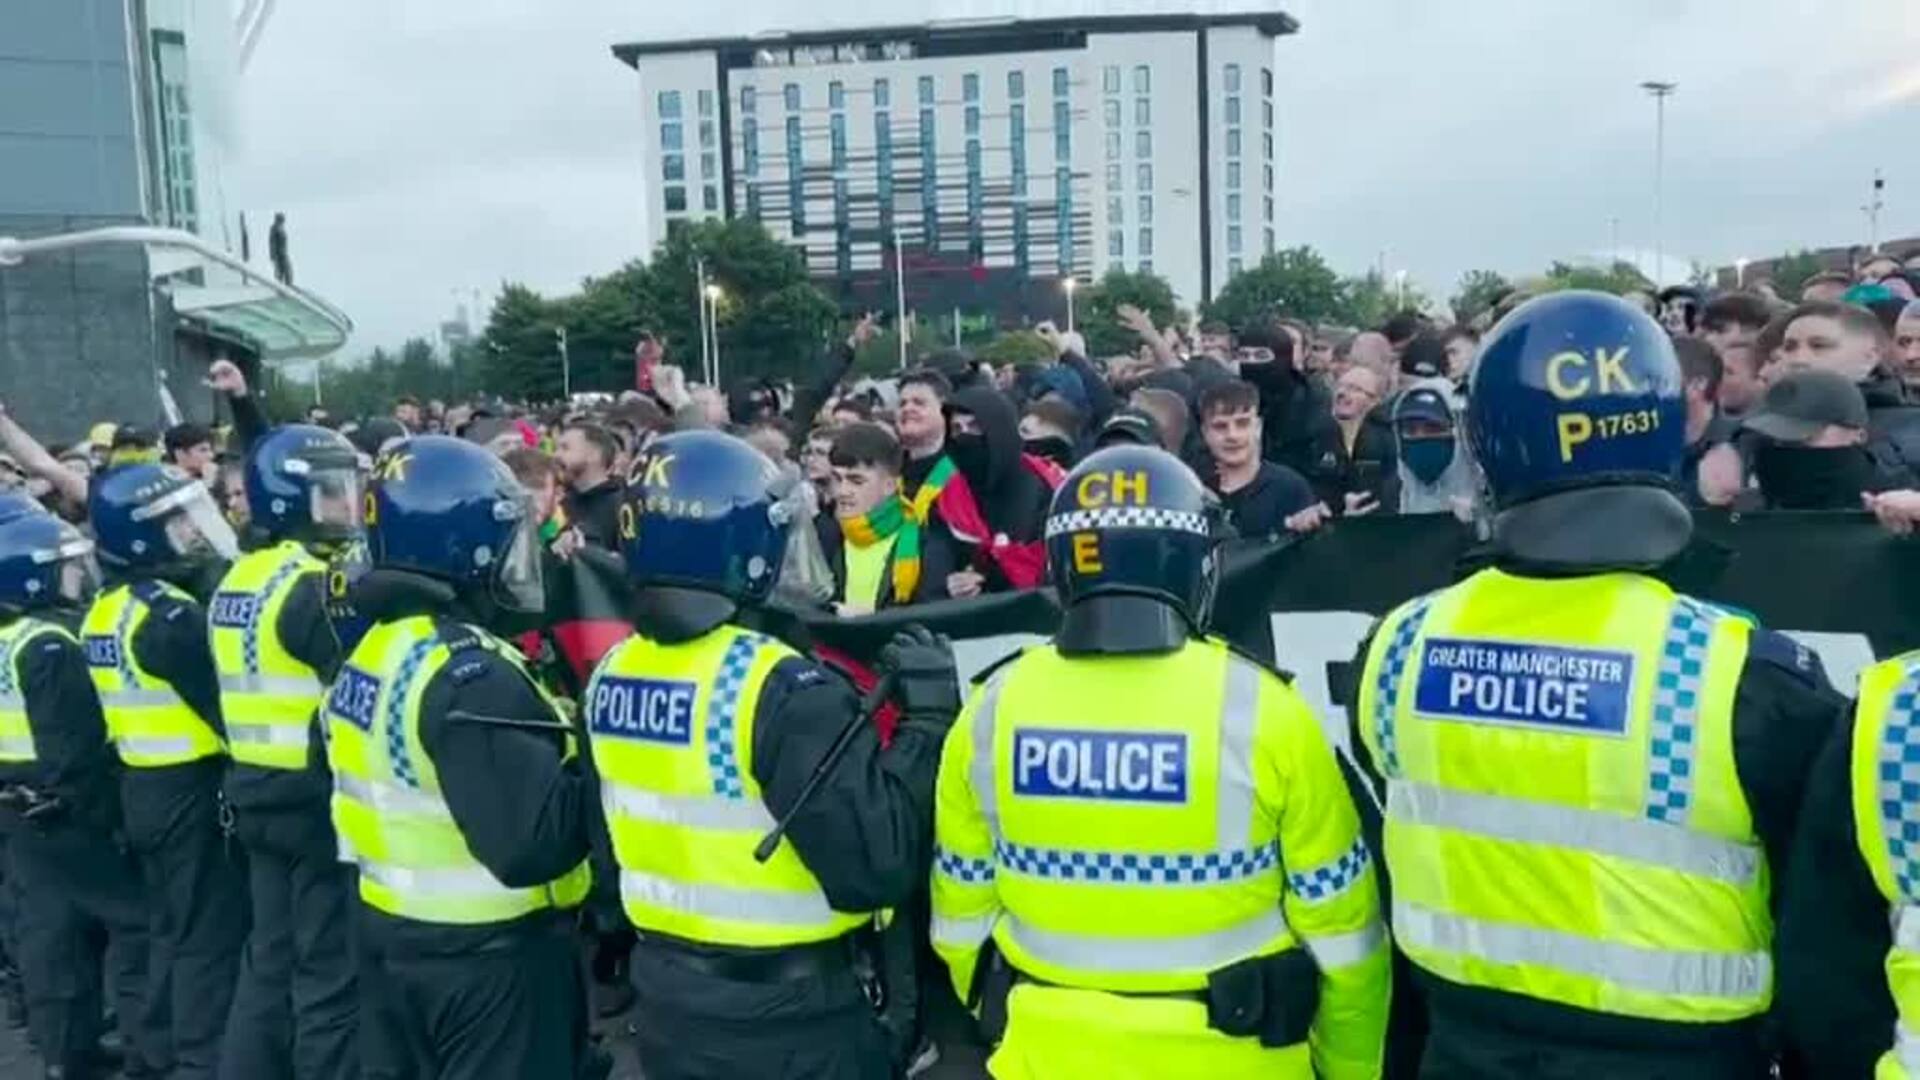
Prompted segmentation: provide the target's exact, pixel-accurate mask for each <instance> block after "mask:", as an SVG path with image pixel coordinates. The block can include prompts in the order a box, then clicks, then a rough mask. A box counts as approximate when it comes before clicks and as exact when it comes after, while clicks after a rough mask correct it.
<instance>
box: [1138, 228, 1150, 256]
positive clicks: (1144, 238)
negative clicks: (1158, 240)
mask: <svg viewBox="0 0 1920 1080" xmlns="http://www.w3.org/2000/svg"><path fill="white" fill-rule="evenodd" d="M1139 250H1140V254H1141V255H1143V256H1151V255H1152V254H1153V230H1152V229H1147V228H1142V229H1141V230H1140V248H1139Z"/></svg>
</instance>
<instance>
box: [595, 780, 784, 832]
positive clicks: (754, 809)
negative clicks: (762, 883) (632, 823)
mask: <svg viewBox="0 0 1920 1080" xmlns="http://www.w3.org/2000/svg"><path fill="white" fill-rule="evenodd" d="M600 783H601V786H602V789H603V791H604V793H605V794H604V802H605V803H606V807H607V816H608V817H609V818H611V817H613V816H615V815H619V816H622V817H630V818H639V819H640V820H641V821H650V822H654V823H656V824H660V825H679V826H683V827H685V828H689V829H714V830H720V831H726V832H751V833H754V834H756V835H757V834H760V833H764V832H766V831H767V830H769V829H771V828H773V815H772V814H769V813H767V807H766V804H764V803H762V802H761V801H760V800H759V799H757V798H745V799H727V798H721V797H720V796H717V795H662V794H660V793H659V792H657V791H646V790H644V789H641V788H637V787H633V786H631V785H627V784H615V783H611V782H609V781H606V780H602V781H601V782H600Z"/></svg>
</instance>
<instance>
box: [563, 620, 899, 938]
mask: <svg viewBox="0 0 1920 1080" xmlns="http://www.w3.org/2000/svg"><path fill="white" fill-rule="evenodd" d="M795 655H797V654H796V653H795V652H794V651H793V650H792V649H789V648H788V647H786V646H785V645H783V644H781V643H780V642H778V641H776V640H774V639H773V638H770V637H767V636H766V635H763V634H757V633H752V632H750V631H747V630H741V629H739V628H737V627H732V626H722V627H720V628H718V629H715V630H713V631H711V632H709V633H707V634H704V635H702V636H700V637H698V638H695V639H693V640H691V641H684V642H678V643H675V644H672V645H666V644H661V643H660V642H657V641H653V640H650V639H648V638H645V637H640V636H637V635H636V636H634V637H630V638H628V639H627V640H625V641H623V642H621V643H620V644H619V645H617V646H615V647H614V649H613V651H612V652H610V653H608V654H607V655H606V657H605V658H604V659H602V660H601V662H600V666H599V667H598V668H597V669H596V670H595V671H594V673H593V677H592V678H591V679H590V680H589V681H588V683H587V691H586V721H587V731H588V741H589V746H590V752H591V753H592V755H593V762H594V766H595V769H596V770H597V771H598V772H599V774H600V792H601V801H602V803H603V804H604V806H605V809H606V817H607V831H608V832H609V833H610V834H611V836H612V839H613V854H614V858H615V860H617V861H618V862H619V864H620V897H621V901H622V903H623V905H624V906H625V908H626V911H627V918H629V919H630V920H632V922H633V925H634V926H635V927H637V928H638V929H639V930H640V931H641V932H642V933H646V932H649V931H651V932H655V933H661V934H670V935H673V936H674V937H678V938H683V939H685V940H688V941H696V942H702V943H706V944H713V945H733V946H742V947H760V948H774V947H779V946H784V945H799V944H805V943H808V942H815V941H826V940H830V939H832V938H836V937H839V936H841V935H843V934H846V933H847V932H849V931H851V930H853V929H854V928H856V927H858V926H860V925H862V924H863V923H866V922H869V921H870V920H871V919H872V918H873V914H872V913H870V912H847V911H836V910H834V909H833V908H832V907H831V906H830V905H829V904H828V903H827V897H826V893H825V892H823V891H822V890H821V888H820V882H819V881H818V879H816V878H815V877H814V876H813V873H812V871H810V870H808V869H807V866H806V863H804V862H802V861H801V859H800V855H799V853H798V852H797V851H795V850H794V847H793V845H792V844H791V843H790V842H787V841H784V840H783V841H782V842H781V844H780V846H779V848H778V849H776V850H775V852H774V854H773V857H772V858H771V859H769V860H767V862H765V863H758V862H755V861H754V858H753V849H754V847H755V846H756V845H758V844H759V842H760V838H761V837H762V836H764V835H765V834H766V832H767V831H768V830H769V829H771V828H773V816H772V815H771V814H769V813H768V812H767V807H766V804H765V803H764V802H763V801H761V796H760V784H759V782H758V781H756V780H755V779H754V778H753V731H754V713H755V710H756V709H757V708H758V705H759V701H760V689H761V687H762V686H763V685H764V684H765V683H766V680H767V675H768V674H769V673H770V672H771V671H772V670H773V668H774V665H776V664H778V663H779V662H780V661H781V660H784V659H786V658H787V657H790V656H795ZM847 842H848V843H853V844H857V843H859V842H860V838H859V837H852V836H850V837H847Z"/></svg>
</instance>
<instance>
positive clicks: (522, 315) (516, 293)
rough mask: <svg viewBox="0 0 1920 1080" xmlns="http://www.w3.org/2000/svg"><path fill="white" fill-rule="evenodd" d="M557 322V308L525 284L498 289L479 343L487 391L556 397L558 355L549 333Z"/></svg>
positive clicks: (541, 398) (547, 398) (537, 398)
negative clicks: (484, 352)
mask: <svg viewBox="0 0 1920 1080" xmlns="http://www.w3.org/2000/svg"><path fill="white" fill-rule="evenodd" d="M560 321H561V305H559V304H556V303H554V302H553V301H550V300H548V299H546V298H545V297H543V296H541V295H540V294H539V293H537V292H534V291H533V290H532V289H529V288H527V287H526V286H525V285H520V284H517V283H509V284H507V285H505V286H503V287H502V288H501V290H500V298H499V299H498V300H495V301H494V304H493V313H492V315H491V316H490V317H489V318H488V319H487V332H486V335H485V336H484V337H483V338H482V340H481V347H482V348H483V349H485V350H486V352H487V355H486V357H485V359H484V360H483V361H482V363H483V370H484V373H485V376H486V384H487V389H488V390H490V391H492V392H493V393H496V394H500V395H502V396H505V397H508V398H516V399H526V400H532V401H551V400H553V399H555V398H558V397H559V396H560V388H561V386H560V384H561V374H560V352H559V342H558V340H557V339H556V338H555V336H554V330H555V329H556V328H557V327H558V326H559V325H560Z"/></svg>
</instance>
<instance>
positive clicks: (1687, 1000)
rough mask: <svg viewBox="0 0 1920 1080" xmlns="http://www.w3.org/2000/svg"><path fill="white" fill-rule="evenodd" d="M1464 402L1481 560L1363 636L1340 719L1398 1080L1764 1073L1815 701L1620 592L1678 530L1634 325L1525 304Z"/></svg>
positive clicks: (1710, 635) (1677, 508) (1668, 454)
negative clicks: (1405, 1002) (1784, 891)
mask: <svg viewBox="0 0 1920 1080" xmlns="http://www.w3.org/2000/svg"><path fill="white" fill-rule="evenodd" d="M1467 411H1468V415H1467V423H1468V427H1469V435H1470V438H1471V440H1472V444H1473V448H1474V451H1475V456H1476V458H1477V459H1478V461H1479V462H1480V464H1481V467H1482V468H1483V470H1484V472H1485V475H1486V480H1487V484H1488V487H1489V489H1490V493H1491V495H1492V499H1493V504H1494V506H1493V509H1494V520H1493V540H1492V547H1493V550H1494V559H1495V563H1494V565H1493V566H1492V567H1491V568H1488V569H1484V570H1481V571H1480V572H1478V573H1475V574H1473V575H1472V576H1471V577H1469V578H1467V579H1466V580H1465V581H1462V582H1460V583H1459V584H1457V585H1454V586H1452V587H1450V588H1446V589H1442V590H1440V591H1439V592H1435V593H1432V594H1429V595H1427V596H1423V597H1419V598H1417V599H1415V600H1412V601H1410V602H1408V603H1406V604H1403V605H1401V606H1400V607H1399V608H1398V609H1396V610H1394V611H1393V612H1391V613H1389V614H1388V615H1387V616H1386V617H1385V618H1384V619H1383V620H1382V621H1381V622H1380V624H1379V626H1377V627H1376V628H1375V632H1374V635H1373V637H1372V639H1371V641H1370V643H1369V644H1367V645H1366V646H1364V647H1363V655H1364V658H1365V662H1364V669H1363V672H1362V674H1361V678H1360V683H1359V688H1358V694H1357V698H1356V708H1355V712H1354V722H1355V724H1356V725H1357V727H1358V729H1359V730H1358V734H1359V738H1358V739H1356V743H1357V744H1358V746H1359V749H1360V751H1361V757H1362V761H1363V764H1364V766H1365V767H1366V770H1367V772H1368V773H1369V774H1370V775H1371V776H1372V778H1373V779H1374V780H1375V781H1376V782H1380V783H1382V784H1383V787H1384V802H1385V826H1384V829H1385V840H1384V861H1385V868H1386V873H1387V877H1388V879H1389V885H1390V887H1391V894H1392V897H1393V906H1392V912H1391V918H1392V924H1393V938H1394V941H1395V943H1396V945H1398V947H1399V948H1400V949H1401V950H1403V951H1404V952H1405V954H1406V957H1407V958H1408V959H1409V960H1410V961H1411V965H1412V968H1413V971H1414V973H1415V975H1416V978H1417V982H1418V984H1419V987H1420V989H1421V990H1422V991H1423V992H1424V995H1425V998H1426V1007H1427V1014H1428V1020H1429V1023H1430V1035H1429V1037H1428V1041H1427V1044H1426V1046H1425V1051H1424V1060H1423V1066H1422V1070H1421V1075H1422V1076H1423V1077H1454V1076H1462V1077H1464V1076H1473V1077H1520V1076H1527V1077H1535V1076H1636V1077H1680V1076H1685V1077H1753V1076H1764V1075H1767V1069H1768V1067H1769V1062H1768V1048H1767V1046H1766V1040H1765V1039H1764V1038H1763V1035H1764V1032H1763V1019H1764V1016H1765V1014H1766V1012H1767V1007H1768V1003H1769V1001H1770V1000H1771V998H1772V994H1773V980H1772V977H1771V966H1772V960H1771V949H1772V944H1773V942H1772V940H1771V939H1772V934H1771V926H1772V920H1771V917H1770V915H1769V904H1770V901H1771V899H1772V898H1771V895H1770V888H1769V882H1770V881H1774V880H1778V879H1779V876H1780V874H1781V872H1782V871H1783V869H1784V867H1785V860H1786V856H1787V854H1788V852H1789V849H1790V843H1791V836H1792V832H1793V827H1794V818H1795V814H1796V812H1797V807H1798V804H1799V796H1800V792H1801V791H1802V789H1803V784H1804V782H1805V779H1806V776H1807V771H1808V768H1809V765H1810V763H1811V760H1812V758H1813V756H1814V754H1815V752H1816V751H1817V749H1818V747H1819V745H1820V743H1821V742H1822V741H1823V739H1824V737H1825V734H1826V733H1827V731H1829V730H1830V729H1831V719H1832V716H1833V710H1834V709H1835V707H1836V705H1837V703H1838V699H1837V698H1836V696H1835V695H1834V693H1833V691H1832V689H1831V688H1830V687H1829V686H1828V685H1827V683H1826V679H1825V676H1824V674H1822V673H1821V671H1820V669H1819V667H1818V664H1817V662H1816V661H1814V660H1813V658H1812V655H1811V654H1810V653H1809V652H1807V651H1806V650H1804V649H1802V648H1800V647H1798V646H1796V645H1794V644H1793V643H1792V642H1790V641H1788V640H1787V639H1786V638H1784V637H1782V636H1780V635H1778V634H1774V633H1770V632H1768V631H1765V630H1762V629H1760V628H1758V627H1756V626H1754V625H1753V624H1752V623H1751V622H1750V621H1749V620H1748V619H1746V618H1744V617H1742V616H1739V615H1736V614H1733V613H1730V612H1728V611H1725V610H1722V609H1720V608H1716V607H1714V606H1712V605H1710V604H1706V603H1702V602H1701V601H1698V600H1695V599H1692V598H1691V597H1687V596H1683V595H1679V594H1676V593H1675V592H1674V591H1673V590H1672V589H1670V588H1669V587H1668V586H1666V585H1665V584H1662V583H1661V582H1660V581H1659V580H1657V579H1655V578H1654V577H1652V576H1649V574H1650V571H1652V570H1653V569H1655V568H1657V567H1659V566H1661V565H1662V564H1664V563H1666V562H1668V561H1669V560H1671V559H1672V558H1673V557H1674V556H1676V555H1678V554H1679V553H1680V552H1681V551H1682V550H1683V549H1684V548H1685V547H1686V545H1687V544H1688V542H1689V540H1690V538H1691V535H1692V518H1691V517H1690V515H1689V514H1688V512H1687V510H1686V508H1685V507H1684V506H1683V505H1682V504H1681V502H1680V501H1679V499H1678V498H1677V497H1676V496H1675V494H1674V490H1673V484H1672V478H1673V476H1674V475H1675V474H1676V472H1677V469H1678V466H1679V464H1680V460H1681V455H1682V452H1683V444H1684V442H1685V432H1684V430H1683V429H1684V423H1683V421H1684V419H1685V417H1684V414H1683V406H1682V398H1681V380H1680V370H1679V365H1678V363H1677V361H1676V360H1675V358H1674V352H1673V346H1672V344H1671V343H1670V341H1669V340H1668V338H1667V335H1666V334H1665V333H1664V332H1663V331H1662V330H1661V329H1660V327H1659V326H1658V325H1657V324H1655V323H1654V322H1653V320H1652V319H1651V318H1649V317H1648V316H1647V315H1645V314H1643V313H1642V312H1640V311H1638V310H1635V309H1634V308H1632V307H1631V306H1629V305H1628V304H1626V303H1625V302H1623V301H1621V300H1619V299H1617V298H1615V297H1612V296H1606V295H1602V294H1598V293H1587V292H1567V293H1558V294H1554V295H1551V296H1546V297H1542V298H1540V299H1536V300H1534V301H1531V302H1529V303H1528V304H1526V305H1524V306H1522V307H1520V308H1519V309H1517V310H1515V311H1514V312H1513V313H1512V314H1510V315H1509V316H1507V318H1506V319H1504V320H1503V321H1502V322H1501V323H1500V325H1499V326H1498V327H1496V329H1495V331H1494V332H1493V334H1492V336H1491V337H1489V339H1488V340H1487V342H1486V344H1485V345H1484V346H1483V347H1482V349H1481V353H1480V359H1479V362H1478V367H1477V369H1476V371H1475V374H1474V378H1473V383H1472V386H1471V388H1470V389H1469V397H1468V407H1467Z"/></svg>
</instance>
